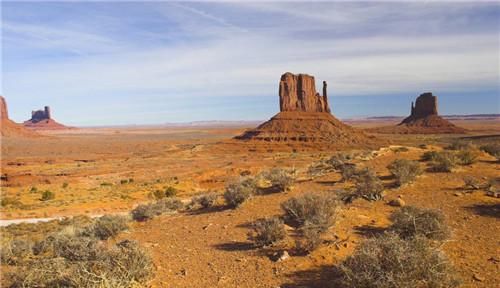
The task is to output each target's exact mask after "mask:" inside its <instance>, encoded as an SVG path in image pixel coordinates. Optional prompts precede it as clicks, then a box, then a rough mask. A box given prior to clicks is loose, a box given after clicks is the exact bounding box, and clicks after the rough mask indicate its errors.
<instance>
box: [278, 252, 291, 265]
mask: <svg viewBox="0 0 500 288" xmlns="http://www.w3.org/2000/svg"><path fill="white" fill-rule="evenodd" d="M276 256H277V257H276V262H282V261H285V260H288V259H290V255H289V254H288V251H286V250H284V251H281V252H278V253H277V255H276Z"/></svg>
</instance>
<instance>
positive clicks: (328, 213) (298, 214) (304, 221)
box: [281, 193, 338, 231]
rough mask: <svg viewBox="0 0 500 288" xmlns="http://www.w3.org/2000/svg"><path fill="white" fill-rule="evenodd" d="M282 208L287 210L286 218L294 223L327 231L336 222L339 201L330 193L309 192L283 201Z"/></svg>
mask: <svg viewBox="0 0 500 288" xmlns="http://www.w3.org/2000/svg"><path fill="white" fill-rule="evenodd" d="M281 208H282V209H283V211H285V217H286V219H287V220H288V221H290V222H291V223H292V224H294V225H296V226H298V227H303V226H309V227H316V228H317V229H319V230H320V231H326V230H327V229H328V228H329V227H331V226H332V225H333V224H334V222H335V216H336V215H337V212H338V203H337V201H336V199H335V198H333V197H332V196H330V195H317V194H312V193H307V194H304V195H301V196H299V197H294V198H290V199H288V200H287V201H285V202H283V203H281Z"/></svg>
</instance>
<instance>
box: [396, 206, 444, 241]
mask: <svg viewBox="0 0 500 288" xmlns="http://www.w3.org/2000/svg"><path fill="white" fill-rule="evenodd" d="M390 220H391V221H392V225H391V226H390V228H389V229H390V230H391V231H394V232H395V233H397V234H399V236H400V237H401V238H404V239H407V238H411V237H416V236H424V237H427V238H429V239H433V240H444V239H446V238H448V237H449V236H450V229H449V228H448V225H446V222H445V219H444V215H443V214H442V213H441V212H440V211H438V210H432V209H423V208H418V207H414V206H405V207H402V208H401V209H399V210H397V211H396V212H394V213H393V214H392V215H391V216H390Z"/></svg>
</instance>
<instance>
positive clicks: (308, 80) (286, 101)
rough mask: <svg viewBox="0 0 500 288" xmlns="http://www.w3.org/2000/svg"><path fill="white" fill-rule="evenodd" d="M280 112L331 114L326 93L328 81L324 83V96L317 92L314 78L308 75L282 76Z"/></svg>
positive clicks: (290, 74)
mask: <svg viewBox="0 0 500 288" xmlns="http://www.w3.org/2000/svg"><path fill="white" fill-rule="evenodd" d="M279 97H280V111H281V112H290V111H301V112H327V113H330V107H329V106H328V97H327V91H326V81H323V96H320V95H319V93H317V92H316V83H315V80H314V76H310V75H307V74H298V75H295V74H292V73H290V72H287V73H285V74H283V75H281V79H280V84H279Z"/></svg>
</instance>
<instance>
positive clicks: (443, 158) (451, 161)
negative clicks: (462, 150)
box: [431, 151, 457, 172]
mask: <svg viewBox="0 0 500 288" xmlns="http://www.w3.org/2000/svg"><path fill="white" fill-rule="evenodd" d="M456 165H457V157H456V154H455V153H453V152H449V151H443V152H439V153H438V154H437V156H436V158H435V159H434V161H433V162H432V166H431V170H432V171H434V172H451V171H452V170H453V168H454V167H455V166H456Z"/></svg>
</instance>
